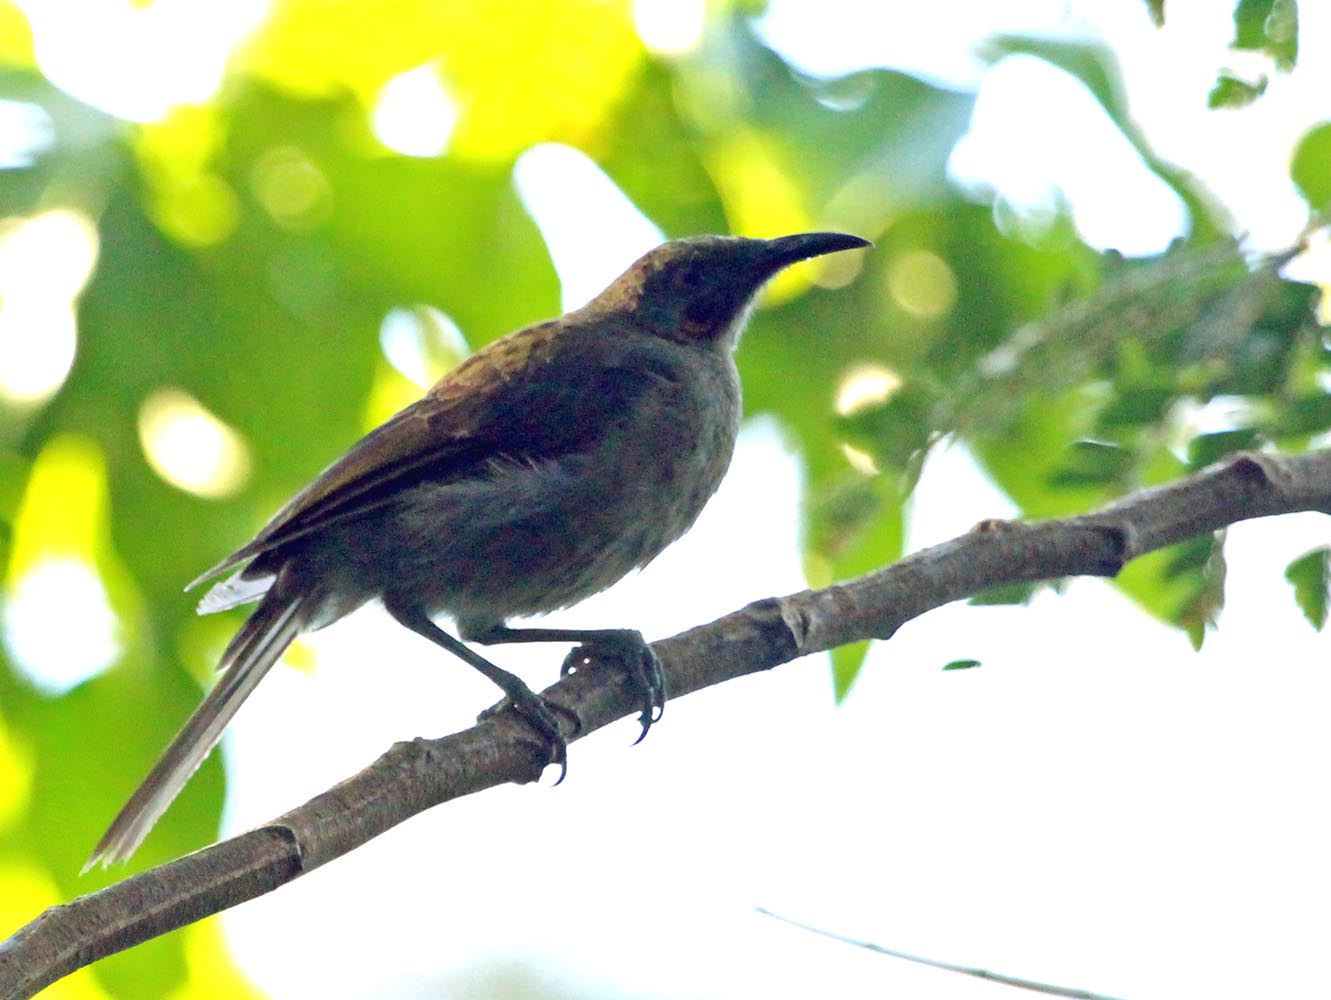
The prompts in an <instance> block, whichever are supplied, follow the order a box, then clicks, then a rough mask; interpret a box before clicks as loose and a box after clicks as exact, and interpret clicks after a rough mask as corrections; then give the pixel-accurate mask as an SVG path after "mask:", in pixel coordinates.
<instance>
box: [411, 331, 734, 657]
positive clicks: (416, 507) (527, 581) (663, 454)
mask: <svg viewBox="0 0 1331 1000" xmlns="http://www.w3.org/2000/svg"><path fill="white" fill-rule="evenodd" d="M685 360H686V361H687V362H688V363H687V364H683V365H676V366H675V367H671V366H669V365H661V366H658V368H657V369H656V375H655V376H654V377H653V378H652V379H651V380H650V383H649V384H648V385H647V388H646V389H643V390H640V391H636V392H635V393H634V394H633V395H632V397H631V401H630V402H629V403H628V405H626V406H625V407H623V409H622V411H621V412H619V413H617V414H616V416H615V417H614V419H612V420H610V421H608V422H606V424H605V425H604V426H603V427H602V428H601V429H600V430H599V432H598V433H597V434H596V435H595V436H594V437H593V439H592V440H591V441H589V442H588V443H587V444H586V445H585V446H584V447H583V448H581V449H579V450H578V451H576V452H574V453H570V454H565V455H559V456H555V457H551V458H546V459H541V460H537V461H531V462H526V461H517V462H510V463H503V462H501V463H497V464H496V465H495V466H494V467H492V468H491V469H490V470H489V474H487V475H486V476H484V477H479V478H474V479H469V480H466V481H461V482H451V483H443V484H436V485H428V486H423V487H421V488H419V489H417V490H415V491H413V493H412V495H411V496H410V497H408V498H406V499H405V501H404V503H403V505H402V506H401V507H400V510H399V513H398V515H397V517H396V519H395V520H396V524H395V526H394V527H393V528H392V529H391V531H390V534H393V535H396V536H399V540H397V541H396V542H395V543H394V545H393V547H394V548H396V549H398V550H399V553H400V555H399V560H398V566H397V572H396V574H395V580H394V583H393V586H404V587H411V588H412V589H413V591H414V592H415V593H416V594H417V595H418V596H420V597H423V598H424V603H425V604H426V605H427V606H428V607H429V608H430V610H431V611H432V612H433V613H440V612H446V613H449V614H451V615H453V616H454V617H455V618H457V619H458V620H459V621H460V622H462V623H463V627H464V631H465V630H466V628H467V626H468V624H469V623H470V624H471V625H474V626H476V627H477V628H480V627H483V626H484V625H486V624H497V623H499V622H502V621H503V620H505V619H507V618H509V617H513V616H523V615H531V614H538V613H543V612H546V611H552V610H555V609H557V608H561V607H566V606H568V605H571V604H574V603H576V602H578V601H580V600H582V599H583V598H586V597H589V596H590V595H592V594H594V593H597V592H599V591H601V590H604V589H605V588H607V587H609V586H610V585H612V584H613V583H615V582H616V581H617V580H619V579H620V578H621V577H623V576H624V575H625V574H627V573H629V572H630V571H631V570H633V569H635V568H638V567H641V566H644V565H646V564H647V563H648V562H650V561H651V560H652V559H654V558H655V557H656V556H657V555H658V554H660V552H661V551H662V550H663V549H665V548H666V547H667V546H668V545H669V544H670V543H671V542H673V541H675V540H676V539H677V538H679V537H680V536H681V535H683V534H684V533H685V532H686V531H687V530H688V529H689V527H690V526H692V524H693V523H694V521H695V520H696V519H697V517H698V514H699V513H700V512H701V511H702V509H703V507H704V505H705V504H706V502H707V500H708V498H710V497H711V495H712V494H713V493H714V492H715V491H716V488H717V487H718V486H719V485H720V483H721V480H722V478H723V477H724V475H725V472H726V469H727V467H728V466H729V464H730V459H731V455H732V454H733V452H734V446H735V437H736V433H737V430H738V424H739V412H740V396H739V380H738V375H737V374H736V372H735V369H734V364H733V362H732V361H731V360H730V358H729V356H728V355H726V356H723V355H720V354H717V355H707V356H705V357H702V358H699V359H685ZM638 371H639V374H640V371H641V370H640V369H639V370H638Z"/></svg>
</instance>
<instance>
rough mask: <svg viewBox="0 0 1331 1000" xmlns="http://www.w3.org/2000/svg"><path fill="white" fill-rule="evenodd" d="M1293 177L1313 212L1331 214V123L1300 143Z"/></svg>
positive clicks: (1293, 166) (1292, 168) (1316, 130)
mask: <svg viewBox="0 0 1331 1000" xmlns="http://www.w3.org/2000/svg"><path fill="white" fill-rule="evenodd" d="M1289 173H1290V176H1291V177H1292V178H1293V179H1294V184H1295V186H1297V187H1298V189H1299V194H1301V195H1303V198H1304V200H1305V201H1306V202H1307V203H1308V207H1309V208H1311V209H1312V210H1313V211H1314V212H1326V211H1328V210H1331V122H1326V123H1323V124H1321V125H1318V126H1317V127H1316V128H1313V129H1310V130H1309V131H1308V132H1307V134H1306V135H1304V137H1303V138H1302V139H1300V140H1299V145H1298V147H1297V148H1296V149H1295V150H1294V158H1293V161H1292V162H1291V163H1290V168H1289Z"/></svg>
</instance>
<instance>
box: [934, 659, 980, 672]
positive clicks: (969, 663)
mask: <svg viewBox="0 0 1331 1000" xmlns="http://www.w3.org/2000/svg"><path fill="white" fill-rule="evenodd" d="M979 665H980V661H979V660H953V661H952V662H951V663H945V664H943V669H944V670H971V669H973V668H974V667H978V666H979Z"/></svg>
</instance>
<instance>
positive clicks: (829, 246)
mask: <svg viewBox="0 0 1331 1000" xmlns="http://www.w3.org/2000/svg"><path fill="white" fill-rule="evenodd" d="M871 246H873V244H872V243H870V242H869V241H868V240H866V239H862V238H860V237H859V236H851V235H850V234H849V233H796V234H795V235H794V236H778V237H777V238H776V239H774V240H767V241H766V246H764V248H763V257H765V258H766V261H767V263H769V264H770V265H771V268H772V270H773V271H774V272H775V271H778V270H780V269H781V268H783V267H787V266H789V265H791V264H794V263H796V262H797V261H801V260H808V259H809V258H810V257H821V256H823V255H824V254H829V253H838V252H839V251H841V250H857V249H859V248H860V247H871Z"/></svg>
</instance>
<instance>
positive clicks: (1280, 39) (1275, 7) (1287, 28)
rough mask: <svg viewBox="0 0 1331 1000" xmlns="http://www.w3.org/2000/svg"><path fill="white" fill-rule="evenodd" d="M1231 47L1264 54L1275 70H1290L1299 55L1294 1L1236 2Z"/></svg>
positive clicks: (1249, 0)
mask: <svg viewBox="0 0 1331 1000" xmlns="http://www.w3.org/2000/svg"><path fill="white" fill-rule="evenodd" d="M1233 47H1234V48H1236V49H1240V50H1247V51H1253V52H1264V53H1266V54H1267V55H1268V56H1270V58H1271V60H1272V62H1274V63H1275V64H1276V67H1277V68H1278V69H1281V70H1285V71H1288V70H1290V69H1293V68H1294V63H1295V62H1296V61H1297V59H1298V55H1299V13H1298V4H1297V2H1296V0H1239V3H1238V6H1236V7H1235V8H1234V42H1233Z"/></svg>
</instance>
